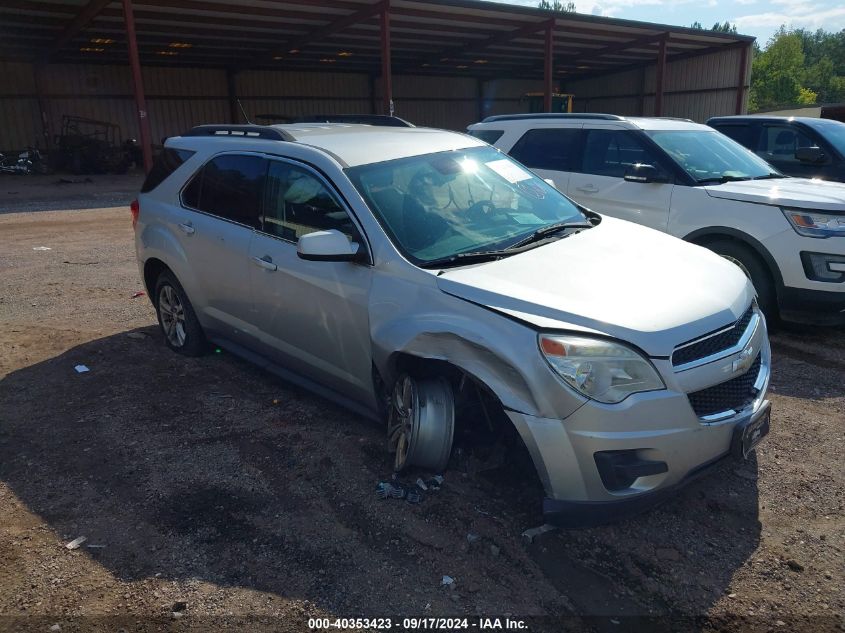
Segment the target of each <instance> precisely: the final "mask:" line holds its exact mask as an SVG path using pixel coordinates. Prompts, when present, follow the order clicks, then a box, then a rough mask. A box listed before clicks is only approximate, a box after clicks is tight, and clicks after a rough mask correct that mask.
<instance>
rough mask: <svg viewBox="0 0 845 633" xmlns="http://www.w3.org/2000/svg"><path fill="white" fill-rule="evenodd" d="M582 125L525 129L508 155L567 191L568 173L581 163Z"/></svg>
mask: <svg viewBox="0 0 845 633" xmlns="http://www.w3.org/2000/svg"><path fill="white" fill-rule="evenodd" d="M582 125H583V124H582V123H560V124H556V125H555V127H539V128H534V129H531V130H528V131H527V132H525V134H523V135H522V137H521V138H520V139H519V140H518V141H517V142H516V143H515V144H514V146H513V147H512V148H511V150H510V151H509V152H508V154H510V155H511V157H513V158H514V159H516V160H518V161H519V162H520V163H522V164H523V165H525V166H526V167H529V168H531V170H532V171H533V172H534V173H536V174H537V175H538V176H540V177H541V178H546V179H549V180H553V181H554V183H555V187H557V189H558V190H559V191H561V192H563V193H566V187H567V185H568V183H569V177H570V174H571V173H572V171H573V170H574V169H575V168H576V166H577V165H578V163H579V162H580V153H581V127H582Z"/></svg>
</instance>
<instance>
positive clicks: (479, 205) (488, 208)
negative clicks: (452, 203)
mask: <svg viewBox="0 0 845 633" xmlns="http://www.w3.org/2000/svg"><path fill="white" fill-rule="evenodd" d="M495 211H496V205H495V204H493V201H492V200H479V201H478V202H475V203H473V204H471V205H470V206H468V207H467V210H466V211H465V212H464V213H466V216H467V218H468V219H469V220H470V221H472V222H483V221H485V220H486V219H487V218H489V217H490V216H491V215H492V214H493V213H494V212H495Z"/></svg>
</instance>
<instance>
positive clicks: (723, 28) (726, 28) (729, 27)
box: [690, 20, 736, 33]
mask: <svg viewBox="0 0 845 633" xmlns="http://www.w3.org/2000/svg"><path fill="white" fill-rule="evenodd" d="M690 28H691V29H699V30H701V31H705V30H706V29H705V28H704V27H703V26H702V25H701V22H699V21H697V20H696V21H695V22H693V23H692V24H690ZM710 30H711V31H719V32H720V33H736V25H734V24H731V23H730V22H727V21H726V22H725V23H724V24H722V23H721V22H716V24H714V25H713V26H712V27H710Z"/></svg>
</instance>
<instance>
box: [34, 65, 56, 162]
mask: <svg viewBox="0 0 845 633" xmlns="http://www.w3.org/2000/svg"><path fill="white" fill-rule="evenodd" d="M32 74H33V79H34V80H35V96H36V98H37V99H38V114H39V118H40V119H41V134H42V135H43V136H44V148H45V149H50V148H51V147H52V146H53V135H52V134H51V132H50V117H49V116H48V115H47V100H46V99H45V98H44V77H43V75H44V65H43V64H35V65H33V67H32ZM39 147H41V144H40V143H39Z"/></svg>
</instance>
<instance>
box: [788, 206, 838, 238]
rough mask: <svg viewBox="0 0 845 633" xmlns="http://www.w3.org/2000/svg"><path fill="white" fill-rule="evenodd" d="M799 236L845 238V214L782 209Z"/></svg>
mask: <svg viewBox="0 0 845 633" xmlns="http://www.w3.org/2000/svg"><path fill="white" fill-rule="evenodd" d="M781 211H783V214H784V215H785V216H786V219H787V220H789V223H790V224H791V225H792V228H793V229H795V232H796V233H798V235H803V236H804V237H835V236H837V235H839V236H845V212H840V211H808V210H806V209H781Z"/></svg>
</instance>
